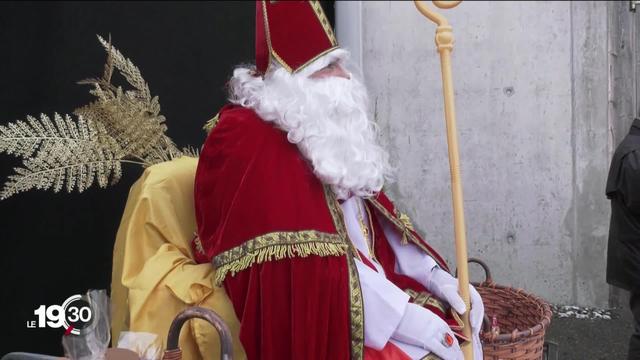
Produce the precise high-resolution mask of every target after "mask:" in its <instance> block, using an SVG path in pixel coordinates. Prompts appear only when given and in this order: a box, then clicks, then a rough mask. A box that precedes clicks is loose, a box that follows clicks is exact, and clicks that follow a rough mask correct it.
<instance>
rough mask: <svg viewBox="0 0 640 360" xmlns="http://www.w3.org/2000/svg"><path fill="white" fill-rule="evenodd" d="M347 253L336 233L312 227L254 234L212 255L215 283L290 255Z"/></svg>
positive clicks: (220, 282) (291, 256) (217, 283)
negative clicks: (251, 237)
mask: <svg viewBox="0 0 640 360" xmlns="http://www.w3.org/2000/svg"><path fill="white" fill-rule="evenodd" d="M346 253H347V245H346V244H345V243H344V240H343V239H342V238H341V237H340V236H338V235H336V234H328V233H323V232H319V231H315V230H305V231H296V232H273V233H269V234H265V235H262V236H258V237H256V238H253V239H251V240H248V241H246V242H244V243H243V244H242V245H240V246H236V247H235V248H233V249H230V250H227V251H225V252H223V253H220V254H218V255H217V256H215V257H214V258H213V266H214V267H215V269H216V278H215V285H217V286H220V285H221V284H222V281H223V280H224V279H225V277H226V276H227V274H229V273H231V276H233V275H235V274H236V273H238V272H240V271H242V270H245V269H247V268H249V267H250V266H251V265H254V264H262V263H264V262H267V261H272V260H280V259H284V258H293V257H307V256H309V255H318V256H339V255H344V254H346Z"/></svg>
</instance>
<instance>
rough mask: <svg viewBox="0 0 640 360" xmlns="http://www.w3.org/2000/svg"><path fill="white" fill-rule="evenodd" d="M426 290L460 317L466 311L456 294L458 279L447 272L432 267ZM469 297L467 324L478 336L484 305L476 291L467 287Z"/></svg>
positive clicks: (471, 287)
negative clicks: (469, 305)
mask: <svg viewBox="0 0 640 360" xmlns="http://www.w3.org/2000/svg"><path fill="white" fill-rule="evenodd" d="M427 288H428V290H429V291H431V292H432V293H433V294H434V295H435V296H436V297H438V298H439V299H440V300H444V301H446V302H447V303H449V305H451V307H452V308H453V309H454V310H455V311H456V312H457V313H458V314H460V315H462V314H464V313H465V312H466V311H467V307H466V306H465V305H464V301H463V300H462V297H460V294H458V279H456V278H454V277H453V276H451V274H449V273H448V272H446V271H444V270H442V269H440V268H439V267H437V266H436V267H434V268H433V269H432V270H431V277H430V278H429V286H427ZM469 296H470V298H471V299H470V300H471V313H470V314H469V322H470V323H471V330H472V333H473V334H474V335H478V334H479V333H480V330H481V329H482V318H483V317H484V304H483V303H482V298H481V297H480V294H479V293H478V291H477V290H476V289H475V288H474V287H473V286H471V285H469Z"/></svg>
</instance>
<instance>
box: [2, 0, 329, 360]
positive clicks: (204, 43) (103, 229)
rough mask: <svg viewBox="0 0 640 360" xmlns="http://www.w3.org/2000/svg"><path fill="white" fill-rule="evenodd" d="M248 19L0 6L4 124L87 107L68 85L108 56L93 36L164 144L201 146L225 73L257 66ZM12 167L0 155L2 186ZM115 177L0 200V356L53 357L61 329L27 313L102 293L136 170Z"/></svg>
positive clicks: (128, 9)
mask: <svg viewBox="0 0 640 360" xmlns="http://www.w3.org/2000/svg"><path fill="white" fill-rule="evenodd" d="M327 3H328V4H329V6H331V10H330V11H327V16H328V17H329V18H330V19H331V20H333V4H332V2H326V3H325V4H323V5H325V9H327V6H326V5H327ZM327 10H329V9H327ZM254 17H255V3H254V2H253V1H245V2H215V3H213V2H209V3H200V2H180V3H177V2H95V3H89V2H80V3H76V2H58V3H49V2H47V3H44V2H42V3H38V2H36V3H33V2H20V3H18V2H9V3H0V54H1V56H0V79H1V80H0V81H1V85H2V86H0V124H4V123H6V122H9V121H15V120H18V119H24V118H25V116H26V115H39V114H40V113H45V114H47V115H50V116H51V115H53V113H54V112H58V113H61V114H65V113H69V114H71V113H72V112H73V110H74V109H75V108H76V107H78V106H81V105H84V104H86V103H88V102H89V101H91V100H92V97H91V96H90V95H89V94H88V90H89V88H88V87H86V86H81V85H77V84H76V83H75V82H76V81H77V80H81V79H84V78H87V77H96V76H100V75H101V73H102V70H103V64H104V61H105V52H104V50H103V49H102V47H101V46H100V44H99V43H98V41H97V38H96V34H100V35H102V36H103V37H105V38H106V37H107V36H108V35H109V34H111V37H112V42H113V45H114V46H115V47H116V48H118V49H119V50H120V51H121V52H122V53H123V54H124V55H125V56H126V57H128V58H130V59H132V61H133V62H134V64H136V65H137V66H138V67H139V68H140V69H141V70H142V74H143V76H144V78H145V79H146V80H147V82H148V83H149V86H150V89H151V92H152V95H158V96H159V97H160V104H161V106H162V113H163V114H164V115H165V116H166V118H167V125H168V127H169V131H168V133H169V136H171V137H172V138H173V139H174V141H175V142H176V143H177V144H178V145H179V146H186V145H193V146H194V147H200V145H201V144H202V142H203V140H204V137H205V133H204V132H203V131H202V130H201V127H202V125H203V124H204V122H205V121H206V120H208V119H209V118H211V117H213V115H215V114H216V113H217V111H218V109H219V108H220V107H221V106H222V105H223V104H224V102H225V97H226V90H225V88H224V84H225V82H226V80H227V79H228V76H229V75H230V73H231V71H232V69H233V66H234V65H237V64H239V63H246V62H253V54H254V31H255V27H254V26H255V25H254ZM114 79H115V81H116V82H118V81H122V79H121V78H120V77H115V78H114ZM17 165H19V162H18V161H17V160H16V159H15V158H13V157H11V156H8V155H5V154H2V155H0V183H4V181H5V180H6V177H7V176H8V175H9V174H10V173H11V168H12V167H13V166H17ZM123 171H124V175H123V178H122V179H121V181H120V182H119V183H118V184H117V185H116V186H113V187H109V188H107V189H99V188H90V189H88V190H87V191H85V192H84V193H82V194H78V193H72V194H67V193H66V192H61V193H58V194H55V193H53V192H51V191H36V190H34V191H29V192H27V193H22V194H18V195H16V196H13V197H11V198H9V199H7V200H4V201H0V229H1V237H0V240H1V241H2V245H1V247H0V252H1V253H2V255H1V258H0V266H1V269H0V274H2V275H1V276H2V277H1V279H2V282H1V283H0V294H1V295H0V296H1V298H2V302H1V303H0V306H1V308H0V309H1V310H0V311H1V314H2V317H1V320H2V322H1V323H0V329H1V330H0V356H1V355H2V354H4V353H7V352H10V351H29V352H39V353H47V354H51V355H61V354H62V347H61V345H60V344H61V343H60V339H61V337H62V334H63V330H62V329H55V330H52V329H27V328H26V322H27V321H28V320H35V319H36V317H35V315H34V314H33V311H34V310H35V309H36V308H37V307H38V306H39V305H54V304H58V305H60V304H62V302H63V301H64V300H65V299H66V298H67V297H69V296H71V295H73V294H84V293H85V292H86V291H87V290H88V289H108V288H109V286H110V281H111V258H112V248H113V242H114V239H115V234H116V231H117V228H118V225H119V222H120V217H121V216H122V211H123V210H124V205H125V202H126V197H127V193H128V190H129V187H130V186H131V185H132V184H133V182H134V181H135V180H136V179H137V178H138V177H139V176H140V174H141V172H142V169H141V168H140V167H137V166H134V165H130V166H125V167H124V169H123Z"/></svg>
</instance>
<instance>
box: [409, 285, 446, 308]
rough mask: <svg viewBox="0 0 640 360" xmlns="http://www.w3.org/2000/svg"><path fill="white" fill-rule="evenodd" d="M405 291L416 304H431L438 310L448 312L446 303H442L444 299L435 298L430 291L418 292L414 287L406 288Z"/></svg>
mask: <svg viewBox="0 0 640 360" xmlns="http://www.w3.org/2000/svg"><path fill="white" fill-rule="evenodd" d="M404 292H405V293H407V295H409V296H410V297H411V300H412V301H413V303H414V304H416V305H420V306H425V305H429V306H433V307H435V308H437V309H438V310H440V311H442V313H444V314H446V313H447V311H446V309H445V307H444V304H443V303H442V301H440V300H438V299H436V298H434V297H433V296H431V294H429V293H428V292H425V291H422V292H417V291H415V290H413V289H405V291H404Z"/></svg>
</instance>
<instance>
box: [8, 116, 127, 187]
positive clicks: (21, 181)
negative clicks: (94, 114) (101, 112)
mask: <svg viewBox="0 0 640 360" xmlns="http://www.w3.org/2000/svg"><path fill="white" fill-rule="evenodd" d="M27 119H28V121H29V124H30V125H31V130H30V131H28V130H27V128H25V127H24V125H23V126H19V125H16V124H18V123H20V122H16V123H13V124H9V126H7V128H9V129H11V128H14V129H16V128H20V129H21V134H22V135H23V137H22V138H19V139H20V140H22V139H28V141H24V143H25V144H29V145H32V144H34V145H32V146H34V147H35V148H36V150H32V149H29V150H30V153H29V155H28V156H26V158H25V159H24V160H23V163H22V167H18V168H15V169H14V170H15V172H16V173H15V174H14V175H11V176H9V180H8V181H7V182H6V183H5V185H4V188H3V190H2V192H0V199H6V198H8V197H9V196H12V195H15V194H17V193H19V192H23V191H27V190H31V189H53V191H54V192H58V191H60V190H61V189H62V188H63V187H64V188H66V190H67V191H68V192H71V191H73V190H75V189H77V190H78V191H79V192H83V191H84V190H85V189H87V188H88V187H90V186H91V185H92V184H93V183H94V182H97V183H98V185H99V186H100V187H106V186H107V185H108V184H109V183H115V182H117V181H118V180H119V179H120V177H121V175H122V169H121V163H122V162H124V161H125V160H124V159H123V158H122V157H123V155H124V154H123V152H122V148H121V147H120V146H119V145H118V143H117V142H116V141H115V140H114V139H113V138H111V137H110V136H109V134H108V133H107V131H106V129H105V128H104V126H102V124H100V123H96V122H94V121H92V120H90V119H87V120H85V119H83V118H82V117H78V118H77V120H75V121H74V120H73V119H72V118H71V116H69V115H65V116H64V118H63V117H61V116H60V115H58V114H55V115H54V120H51V119H50V118H49V117H48V116H46V115H41V116H40V119H39V120H36V119H35V118H33V117H28V118H27ZM22 123H23V124H24V122H22ZM54 123H55V125H54ZM12 125H13V126H12ZM0 140H4V136H3V137H2V138H0ZM0 144H4V142H3V141H0ZM12 148H13V149H21V151H22V149H24V148H25V146H23V144H22V142H21V141H17V142H14V143H12V147H10V148H9V149H12ZM4 151H6V152H8V151H7V150H4ZM14 153H15V152H14ZM22 153H23V154H25V153H27V151H23V152H22ZM34 153H35V155H34V156H32V155H33V154H34Z"/></svg>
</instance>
